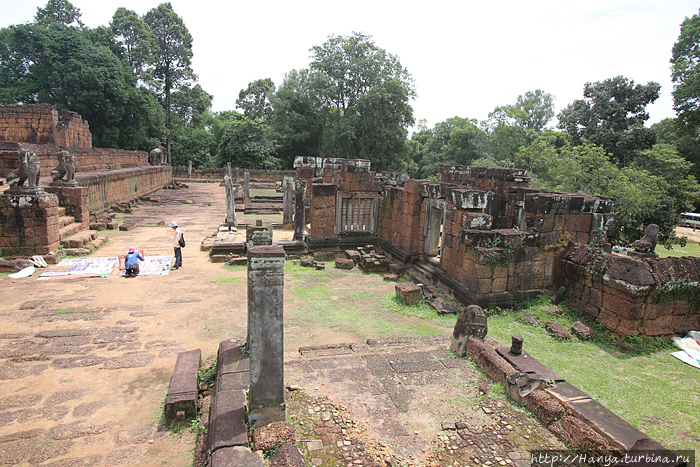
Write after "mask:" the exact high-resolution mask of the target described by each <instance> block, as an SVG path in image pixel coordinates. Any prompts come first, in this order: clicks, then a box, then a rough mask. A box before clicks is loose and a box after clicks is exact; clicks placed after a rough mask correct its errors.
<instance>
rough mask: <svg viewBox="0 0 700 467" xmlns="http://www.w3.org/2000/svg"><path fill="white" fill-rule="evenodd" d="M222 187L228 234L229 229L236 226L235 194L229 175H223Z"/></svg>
mask: <svg viewBox="0 0 700 467" xmlns="http://www.w3.org/2000/svg"><path fill="white" fill-rule="evenodd" d="M224 185H225V186H226V226H227V227H228V231H229V232H230V231H231V227H236V226H237V225H238V224H237V222H236V192H235V190H234V188H233V182H232V181H231V174H230V173H227V174H226V175H224Z"/></svg>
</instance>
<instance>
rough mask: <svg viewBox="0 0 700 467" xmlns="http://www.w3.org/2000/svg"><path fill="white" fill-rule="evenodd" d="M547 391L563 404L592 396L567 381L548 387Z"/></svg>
mask: <svg viewBox="0 0 700 467" xmlns="http://www.w3.org/2000/svg"><path fill="white" fill-rule="evenodd" d="M546 391H547V393H549V395H551V396H552V397H554V398H555V399H556V400H558V401H559V402H561V403H562V404H566V403H567V402H571V401H576V400H584V399H590V398H591V396H589V395H588V394H586V393H585V392H583V391H581V390H580V389H579V388H577V387H576V386H574V385H573V384H571V383H567V382H566V381H564V382H561V383H557V384H555V385H554V386H552V387H551V388H547V390H546Z"/></svg>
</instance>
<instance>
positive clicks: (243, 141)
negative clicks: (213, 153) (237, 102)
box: [217, 115, 281, 169]
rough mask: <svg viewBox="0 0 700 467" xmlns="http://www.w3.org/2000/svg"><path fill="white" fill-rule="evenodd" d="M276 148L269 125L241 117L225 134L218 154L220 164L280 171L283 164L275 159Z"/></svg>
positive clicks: (233, 122)
mask: <svg viewBox="0 0 700 467" xmlns="http://www.w3.org/2000/svg"><path fill="white" fill-rule="evenodd" d="M276 146H277V144H276V142H275V139H274V137H273V135H272V131H271V129H270V127H269V126H268V125H265V124H264V123H262V122H259V121H257V120H253V119H251V118H248V117H246V116H242V115H241V116H240V117H239V118H236V119H235V120H233V121H232V122H231V124H230V126H229V127H228V128H227V129H226V132H225V133H224V136H223V138H222V140H221V142H220V144H219V149H218V153H217V157H218V162H219V165H224V164H226V163H227V162H231V165H233V166H235V167H248V168H251V169H279V168H280V167H281V163H280V160H279V159H277V158H276V157H275V152H276V149H277V148H276Z"/></svg>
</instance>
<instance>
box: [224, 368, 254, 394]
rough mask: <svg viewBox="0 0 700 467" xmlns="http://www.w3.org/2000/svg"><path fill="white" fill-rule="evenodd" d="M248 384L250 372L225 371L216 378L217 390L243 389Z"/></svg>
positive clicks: (246, 387) (245, 388)
mask: <svg viewBox="0 0 700 467" xmlns="http://www.w3.org/2000/svg"><path fill="white" fill-rule="evenodd" d="M249 384H250V372H248V371H239V372H237V373H225V374H223V375H221V376H220V377H219V378H217V379H216V390H217V391H245V390H247V389H248V385H249Z"/></svg>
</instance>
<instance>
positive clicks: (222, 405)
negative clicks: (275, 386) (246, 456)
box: [209, 391, 248, 452]
mask: <svg viewBox="0 0 700 467" xmlns="http://www.w3.org/2000/svg"><path fill="white" fill-rule="evenodd" d="M245 406H246V393H245V391H218V392H217V393H216V395H215V396H214V400H213V402H212V404H211V409H210V411H209V417H210V423H209V449H210V452H213V451H216V450H217V449H220V448H226V447H233V446H248V427H247V426H246V424H245Z"/></svg>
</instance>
